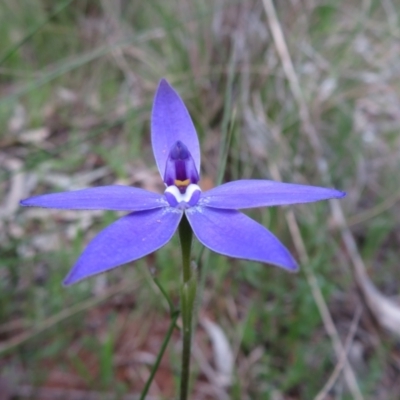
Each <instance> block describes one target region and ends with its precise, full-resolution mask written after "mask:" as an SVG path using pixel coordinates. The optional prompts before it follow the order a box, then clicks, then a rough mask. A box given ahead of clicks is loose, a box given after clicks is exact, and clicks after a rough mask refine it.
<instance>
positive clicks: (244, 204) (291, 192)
mask: <svg viewBox="0 0 400 400" xmlns="http://www.w3.org/2000/svg"><path fill="white" fill-rule="evenodd" d="M345 195H346V193H345V192H341V191H339V190H336V189H328V188H323V187H318V186H308V185H297V184H294V183H282V182H275V181H267V180H256V179H248V180H240V181H233V182H228V183H225V184H223V185H221V186H218V187H216V188H213V189H211V190H208V191H207V192H204V193H202V195H201V199H200V204H203V205H206V206H208V207H215V208H224V209H235V210H237V209H243V208H252V207H263V206H278V205H284V204H297V203H309V202H312V201H319V200H326V199H331V198H340V197H343V196H345Z"/></svg>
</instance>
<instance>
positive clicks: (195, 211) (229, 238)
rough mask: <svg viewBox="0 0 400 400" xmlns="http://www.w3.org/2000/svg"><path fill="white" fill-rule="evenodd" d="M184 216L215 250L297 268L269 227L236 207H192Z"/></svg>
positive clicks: (200, 237)
mask: <svg viewBox="0 0 400 400" xmlns="http://www.w3.org/2000/svg"><path fill="white" fill-rule="evenodd" d="M186 216H187V218H188V220H189V223H190V225H191V227H192V229H193V231H194V233H195V235H196V236H197V238H198V239H199V241H200V242H201V243H202V244H203V245H204V246H206V247H208V248H209V249H211V250H213V251H215V252H216V253H220V254H223V255H226V256H229V257H235V258H244V259H247V260H253V261H259V262H262V263H268V264H274V265H277V266H279V267H282V268H285V269H287V270H290V271H296V270H297V269H298V265H297V263H296V261H295V260H294V259H293V257H292V256H291V254H290V253H289V251H288V250H287V249H286V247H284V246H283V244H282V243H281V242H280V241H279V240H278V239H277V238H276V237H275V236H274V235H273V234H272V233H271V232H270V231H268V230H267V229H266V228H265V227H263V226H262V225H260V224H259V223H257V222H256V221H254V220H252V219H251V218H249V217H247V216H246V215H244V214H242V213H240V212H238V211H234V210H223V209H214V208H209V207H193V208H190V209H188V210H187V211H186Z"/></svg>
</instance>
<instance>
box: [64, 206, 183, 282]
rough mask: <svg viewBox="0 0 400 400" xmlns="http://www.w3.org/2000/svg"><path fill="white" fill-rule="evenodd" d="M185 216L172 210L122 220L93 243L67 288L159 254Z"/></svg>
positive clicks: (78, 263)
mask: <svg viewBox="0 0 400 400" xmlns="http://www.w3.org/2000/svg"><path fill="white" fill-rule="evenodd" d="M181 217H182V211H180V210H177V209H174V208H171V207H169V208H163V209H155V210H146V211H139V212H134V213H131V214H128V215H127V216H125V217H122V218H120V219H119V220H118V221H116V222H114V223H113V224H111V225H110V226H108V227H107V228H106V229H104V230H103V231H101V232H100V233H99V234H98V235H97V236H96V237H95V238H94V239H93V240H92V241H91V242H90V243H89V245H88V246H87V247H86V249H85V250H84V252H83V253H82V254H81V256H80V257H79V259H78V261H77V262H76V264H75V265H74V266H73V268H72V269H71V271H70V272H69V274H68V276H67V277H66V278H65V280H64V285H70V284H72V283H75V282H77V281H79V280H81V279H84V278H86V277H88V276H91V275H95V274H98V273H100V272H104V271H108V270H110V269H112V268H114V267H117V266H119V265H121V264H125V263H128V262H131V261H134V260H137V259H138V258H141V257H144V256H145V255H147V254H149V253H152V252H153V251H156V250H157V249H159V248H160V247H162V246H164V245H165V244H166V243H168V242H169V240H170V239H171V237H172V235H173V234H174V232H175V230H176V228H177V226H178V224H179V221H180V220H181Z"/></svg>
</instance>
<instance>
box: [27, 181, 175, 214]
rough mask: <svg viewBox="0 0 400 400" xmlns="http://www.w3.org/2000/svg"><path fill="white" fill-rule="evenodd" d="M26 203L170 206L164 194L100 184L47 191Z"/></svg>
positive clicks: (86, 206) (78, 206) (122, 207)
mask: <svg viewBox="0 0 400 400" xmlns="http://www.w3.org/2000/svg"><path fill="white" fill-rule="evenodd" d="M21 205H23V206H36V207H46V208H60V209H75V210H117V211H139V210H150V209H153V208H160V207H167V206H169V204H168V202H167V201H166V200H165V198H164V196H162V195H160V194H158V193H153V192H149V191H147V190H144V189H139V188H135V187H131V186H119V185H113V186H99V187H94V188H88V189H82V190H74V191H71V192H60V193H52V194H44V195H41V196H35V197H30V198H29V199H26V200H22V201H21Z"/></svg>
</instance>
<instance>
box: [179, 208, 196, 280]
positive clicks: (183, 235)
mask: <svg viewBox="0 0 400 400" xmlns="http://www.w3.org/2000/svg"><path fill="white" fill-rule="evenodd" d="M179 238H180V240H181V249H182V263H183V282H184V283H186V282H188V281H189V280H190V278H191V276H192V271H191V269H190V252H191V250H192V238H193V232H192V228H191V227H190V225H189V221H188V220H187V218H186V216H185V215H183V217H182V220H181V222H180V224H179Z"/></svg>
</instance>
